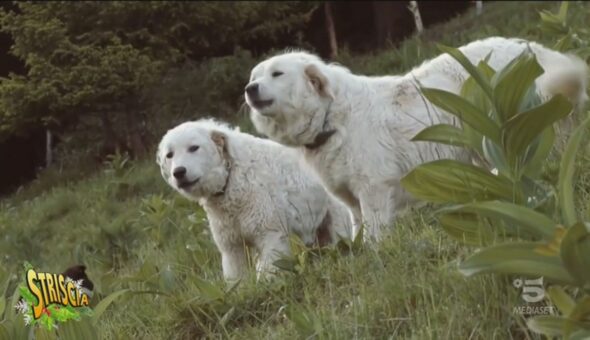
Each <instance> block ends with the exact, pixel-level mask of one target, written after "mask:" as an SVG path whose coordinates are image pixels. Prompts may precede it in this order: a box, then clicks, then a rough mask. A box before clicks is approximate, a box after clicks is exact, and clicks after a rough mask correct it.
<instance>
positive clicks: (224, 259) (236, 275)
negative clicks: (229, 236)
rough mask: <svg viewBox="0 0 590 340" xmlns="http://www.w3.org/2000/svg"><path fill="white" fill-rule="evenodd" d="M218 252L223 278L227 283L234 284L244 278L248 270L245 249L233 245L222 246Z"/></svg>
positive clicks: (241, 246)
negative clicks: (219, 253) (219, 252)
mask: <svg viewBox="0 0 590 340" xmlns="http://www.w3.org/2000/svg"><path fill="white" fill-rule="evenodd" d="M220 250H221V267H222V269H223V278H224V279H225V280H226V281H228V282H234V281H237V280H239V279H241V278H242V277H244V275H245V274H246V271H247V269H248V261H247V260H248V259H247V257H246V251H245V250H246V249H245V247H244V246H243V245H237V244H234V245H231V246H224V247H222V248H221V249H220Z"/></svg>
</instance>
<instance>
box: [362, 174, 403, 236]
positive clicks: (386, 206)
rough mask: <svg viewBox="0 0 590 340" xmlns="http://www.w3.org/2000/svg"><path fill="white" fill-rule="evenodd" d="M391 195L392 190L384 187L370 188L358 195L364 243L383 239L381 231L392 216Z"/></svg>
mask: <svg viewBox="0 0 590 340" xmlns="http://www.w3.org/2000/svg"><path fill="white" fill-rule="evenodd" d="M392 194H393V190H392V188H391V187H389V186H386V185H379V186H371V187H368V188H366V189H365V190H363V191H362V192H361V193H360V195H359V198H360V201H361V212H362V216H363V223H364V225H365V230H364V234H363V235H364V241H365V242H378V241H380V240H381V238H382V237H383V229H384V228H385V227H387V226H388V225H389V224H390V223H391V222H392V220H393V216H394V201H393V195H392Z"/></svg>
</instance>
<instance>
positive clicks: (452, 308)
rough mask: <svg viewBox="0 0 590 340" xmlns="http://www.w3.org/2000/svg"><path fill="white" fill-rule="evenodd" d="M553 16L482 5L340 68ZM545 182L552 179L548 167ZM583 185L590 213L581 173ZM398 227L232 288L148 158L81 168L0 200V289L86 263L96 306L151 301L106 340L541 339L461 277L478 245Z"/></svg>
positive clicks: (513, 30)
mask: <svg viewBox="0 0 590 340" xmlns="http://www.w3.org/2000/svg"><path fill="white" fill-rule="evenodd" d="M555 8H556V4H555V3H544V2H536V3H531V2H526V3H513V2H498V3H491V4H487V3H486V4H485V7H484V14H483V15H482V16H481V17H475V16H474V13H472V12H468V13H467V14H465V15H463V16H461V17H459V18H457V19H454V20H452V21H450V22H448V23H445V24H442V25H439V26H436V27H432V28H429V29H428V31H427V32H425V34H424V35H423V36H422V37H416V38H412V39H409V40H407V41H405V42H404V43H402V44H401V45H400V46H397V47H395V48H393V47H392V48H391V49H390V50H387V51H382V52H379V53H376V54H375V55H363V56H350V55H347V54H344V55H342V56H341V57H340V59H339V61H340V62H341V63H343V64H344V65H347V66H350V68H351V69H352V70H353V71H354V72H359V73H367V74H385V73H400V72H404V71H407V70H409V69H410V68H411V67H413V66H415V65H418V64H419V63H420V62H422V61H423V60H425V59H428V58H431V57H433V56H435V55H436V54H438V52H437V50H436V48H435V46H434V44H435V42H440V43H443V44H447V45H452V46H458V45H461V44H464V43H466V42H469V41H471V40H474V39H478V38H483V37H487V36H491V35H503V36H518V37H523V38H531V39H535V40H538V41H540V42H543V43H547V44H548V45H552V44H553V42H552V41H550V40H549V39H548V38H547V37H544V36H543V35H542V34H541V33H540V31H539V30H538V22H539V20H538V14H537V13H538V11H539V10H541V9H551V10H555ZM570 11H571V15H572V20H575V21H576V22H579V23H584V22H588V21H589V20H590V5H588V4H585V3H576V4H572V8H571V10H570ZM246 72H247V71H246ZM244 127H245V129H248V122H247V119H244ZM581 159H582V161H581V164H580V166H585V165H587V164H588V162H587V159H588V157H581ZM80 167H82V165H81V166H80ZM86 168H88V167H86ZM88 173H90V174H91V175H84V174H88ZM546 173H547V176H548V177H549V178H552V176H554V173H555V166H553V165H551V164H550V165H549V166H548V167H547V169H546ZM577 181H578V192H579V199H580V201H582V203H583V204H582V205H581V206H584V207H587V206H588V205H589V203H590V198H589V196H588V192H589V190H590V186H588V183H589V180H588V178H587V175H585V174H584V173H581V174H580V176H579V177H577ZM586 215H588V214H586ZM392 228H393V229H394V232H393V233H392V235H391V237H389V238H387V239H386V240H385V241H384V242H382V243H381V244H380V245H379V246H378V247H377V248H376V249H369V248H361V249H353V250H352V251H345V250H335V249H328V250H325V251H322V252H318V251H306V250H301V251H300V252H299V257H300V259H301V262H300V263H299V265H298V266H296V267H295V269H294V271H293V272H287V271H285V272H284V273H281V275H280V276H279V277H278V278H277V279H276V280H275V282H273V283H271V284H268V283H261V284H255V283H254V278H253V277H250V278H249V280H247V281H246V282H242V284H241V285H240V286H239V287H237V288H236V289H229V291H228V289H227V287H225V284H224V283H223V281H222V279H221V265H220V257H219V254H218V252H217V250H216V248H215V246H214V245H213V243H212V240H211V236H210V234H209V232H208V230H207V222H206V220H205V216H204V214H203V212H202V211H201V210H200V209H199V208H198V206H197V205H196V204H194V203H191V202H189V201H187V200H186V199H184V198H182V197H180V196H179V195H177V194H176V193H175V192H173V190H172V189H171V188H169V187H168V186H167V185H166V184H165V183H164V181H163V180H162V178H161V176H160V173H159V169H158V168H157V165H156V164H155V162H154V160H152V159H148V160H144V161H135V162H126V161H125V160H124V159H121V158H117V159H114V160H113V161H111V162H109V163H108V164H106V165H105V166H104V167H102V168H100V169H98V170H94V171H90V170H86V171H84V172H82V171H80V170H79V168H78V167H77V165H76V164H72V165H71V167H70V168H67V169H57V168H54V169H48V170H46V171H45V172H44V173H42V174H41V175H40V178H39V179H38V180H36V181H35V182H33V183H31V184H30V185H29V186H27V187H26V188H23V189H22V190H20V191H19V192H18V193H16V194H14V195H13V196H12V197H8V198H6V199H3V200H1V201H0V284H2V283H3V282H6V280H7V279H8V278H9V277H11V276H12V275H18V276H19V277H20V276H21V275H22V274H23V272H22V264H23V261H29V262H30V263H31V264H33V266H35V267H36V268H39V269H42V270H44V271H53V272H61V271H62V270H63V269H65V268H66V267H67V266H69V265H72V264H75V263H84V264H85V265H86V266H87V267H88V270H87V272H88V275H89V277H90V278H91V279H92V280H93V281H94V283H95V291H96V294H97V295H96V296H97V297H103V296H106V295H108V294H109V293H111V292H114V291H117V290H120V289H123V288H130V289H132V290H134V291H149V292H151V293H144V294H125V295H122V296H121V297H120V298H118V299H117V300H116V301H115V302H114V303H113V305H111V306H110V307H109V309H108V310H107V311H106V313H105V314H104V315H103V316H102V317H101V319H100V323H99V331H100V334H99V337H100V338H114V339H129V338H132V339H164V338H177V337H178V338H196V337H211V338H221V337H223V338H235V339H242V338H253V339H290V338H305V337H307V336H310V335H314V334H315V335H316V336H317V337H318V338H322V339H323V338H330V339H332V338H334V339H350V338H359V339H361V338H389V337H394V338H395V337H403V338H412V339H467V338H470V339H507V338H516V339H531V338H533V339H534V338H538V336H537V335H535V334H531V333H529V332H528V331H527V330H526V327H525V326H524V319H523V318H522V317H521V316H519V315H515V314H513V312H512V309H513V307H515V306H518V305H520V304H522V300H521V298H520V296H519V295H518V291H517V290H516V289H514V288H513V287H512V283H511V282H512V280H511V279H512V278H500V277H491V276H487V277H478V278H474V279H468V280H467V279H465V278H464V277H462V276H461V275H460V274H459V273H458V272H457V271H456V269H455V267H456V264H457V262H458V261H460V260H461V259H462V258H464V257H465V255H467V254H469V253H470V252H472V251H473V249H470V248H466V247H463V246H460V245H458V244H457V243H456V242H455V241H453V240H451V239H450V238H449V237H448V236H446V234H444V232H442V231H441V230H440V229H439V227H438V226H437V224H436V222H435V221H433V220H432V218H431V214H430V210H429V208H428V207H426V208H422V209H415V210H413V211H410V212H408V213H407V214H405V215H404V216H402V217H401V218H400V219H399V220H398V222H397V223H396V225H395V226H392ZM294 242H295V241H294ZM14 284H15V282H14V281H13V282H12V284H11V286H10V287H9V289H8V295H12V290H11V289H14ZM0 288H2V286H1V285H0ZM0 290H1V289H0ZM218 290H219V291H218ZM153 292H158V293H157V294H156V293H153ZM95 300H96V299H95Z"/></svg>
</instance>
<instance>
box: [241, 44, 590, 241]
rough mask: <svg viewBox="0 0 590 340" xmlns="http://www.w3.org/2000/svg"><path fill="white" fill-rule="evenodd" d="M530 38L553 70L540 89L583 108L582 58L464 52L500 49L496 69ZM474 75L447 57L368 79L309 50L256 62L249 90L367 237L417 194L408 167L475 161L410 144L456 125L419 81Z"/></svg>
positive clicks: (264, 127) (256, 107) (256, 108)
mask: <svg viewBox="0 0 590 340" xmlns="http://www.w3.org/2000/svg"><path fill="white" fill-rule="evenodd" d="M527 44H529V45H530V47H531V48H532V51H533V52H534V53H535V54H536V56H537V60H538V61H539V63H540V64H541V66H542V67H543V69H544V70H545V73H544V74H543V75H542V76H540V77H539V78H538V79H537V80H536V85H537V88H538V90H539V92H540V94H541V95H542V96H543V97H550V96H552V95H554V94H556V93H562V94H564V95H566V96H567V97H569V98H570V99H571V100H572V102H573V103H574V104H575V105H577V106H581V105H582V104H583V103H584V101H585V100H586V94H585V90H586V77H587V70H586V65H585V64H584V63H583V62H582V61H581V60H580V59H578V58H576V57H573V56H569V55H565V54H562V53H559V52H556V51H553V50H550V49H547V48H545V47H543V46H541V45H539V44H537V43H534V42H527V41H525V40H520V39H505V38H498V37H494V38H488V39H485V40H480V41H475V42H473V43H470V44H468V45H465V46H463V47H461V48H460V50H461V51H462V52H463V53H464V54H465V55H466V56H467V57H468V58H469V59H470V61H471V62H472V63H474V64H477V63H478V62H479V61H480V60H482V59H483V58H485V57H486V56H487V55H488V54H489V53H490V52H492V53H491V58H490V60H489V64H490V66H492V67H493V68H494V69H496V70H498V69H500V68H502V67H503V66H505V65H506V64H507V63H508V62H509V61H510V60H512V59H513V58H515V57H517V56H518V55H519V54H521V53H522V52H523V51H524V49H525V48H526V46H527ZM466 77H467V73H466V72H465V70H464V69H463V68H462V67H461V66H460V65H459V63H457V62H456V61H455V60H454V59H452V57H451V56H449V55H448V54H442V55H440V56H438V57H436V58H434V59H432V60H430V61H427V62H425V63H423V64H422V65H420V66H419V67H417V68H415V69H413V70H412V71H411V72H409V73H407V74H406V75H404V76H385V77H367V76H362V75H355V74H352V73H350V71H349V70H348V69H346V68H344V67H342V66H338V65H334V64H326V63H324V62H323V61H321V60H320V59H319V58H318V57H316V56H314V55H311V54H308V53H305V52H290V53H285V54H281V55H278V56H275V57H272V58H270V59H267V60H265V61H263V62H261V63H260V64H258V65H257V66H256V67H254V69H253V70H252V72H251V76H250V82H249V84H248V85H247V86H246V89H245V91H246V101H247V103H248V105H249V106H250V108H251V112H250V117H251V119H252V122H253V123H254V125H255V127H256V129H257V130H258V131H259V132H261V133H263V134H265V135H267V136H268V137H269V138H271V139H273V140H275V141H278V142H280V143H282V144H285V145H289V146H295V147H299V149H300V150H301V152H302V153H303V155H304V157H305V159H306V161H307V162H308V163H309V164H310V165H311V166H312V167H313V168H314V169H315V170H316V171H317V173H318V174H319V175H320V177H321V178H322V180H323V182H324V184H325V185H326V186H327V187H328V188H329V189H330V191H331V192H333V193H334V194H335V195H337V196H338V197H340V198H341V199H342V200H343V201H344V202H346V203H347V204H348V206H349V207H350V208H351V210H352V211H353V213H354V216H355V221H356V224H357V225H358V224H359V223H361V222H363V223H364V224H365V226H366V227H367V230H366V233H365V235H366V236H368V237H369V238H370V239H379V238H380V236H381V235H382V231H381V227H382V226H384V225H387V224H389V223H391V222H392V221H393V219H394V217H395V214H396V212H397V211H398V209H399V208H400V207H402V206H404V205H405V204H406V203H408V202H409V200H410V197H408V195H407V194H406V193H405V192H404V191H403V189H402V188H401V185H400V179H401V178H402V177H403V176H404V175H405V174H406V173H407V172H408V171H409V170H411V169H412V168H413V167H415V166H416V165H418V164H420V163H422V162H426V161H431V160H434V159H439V158H454V159H461V158H465V159H467V155H466V154H464V151H462V150H461V149H460V148H454V147H449V146H445V145H440V144H435V143H427V142H411V141H410V139H411V138H412V137H414V136H415V135H416V134H417V133H418V132H419V131H421V130H422V129H423V128H424V127H426V126H428V125H431V124H434V123H453V122H452V118H451V116H450V115H449V114H447V113H444V112H442V111H441V110H439V109H435V108H434V107H432V105H431V104H429V103H427V102H426V101H425V99H424V97H423V96H421V94H420V92H419V88H418V84H417V81H418V82H419V83H420V84H421V85H422V86H425V87H433V88H440V89H444V90H447V91H451V92H455V93H458V92H459V91H460V88H461V86H462V84H463V82H464V80H465V79H466Z"/></svg>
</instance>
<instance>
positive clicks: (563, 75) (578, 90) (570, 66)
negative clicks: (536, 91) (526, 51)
mask: <svg viewBox="0 0 590 340" xmlns="http://www.w3.org/2000/svg"><path fill="white" fill-rule="evenodd" d="M563 57H565V59H564V58H563ZM542 66H543V68H544V69H545V74H543V75H542V76H541V77H540V78H539V83H538V85H539V87H540V88H541V91H542V92H544V93H543V94H544V95H547V96H550V97H551V96H554V95H556V94H561V95H563V96H565V97H566V98H568V99H569V100H570V101H571V103H572V104H573V105H574V108H575V109H576V111H579V110H581V109H582V108H583V107H584V105H585V104H586V102H587V101H588V94H587V90H588V65H586V63H585V62H584V61H583V60H582V59H580V58H579V57H577V56H575V55H571V54H567V55H561V58H560V59H559V60H548V62H547V63H546V65H542Z"/></svg>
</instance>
